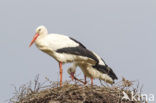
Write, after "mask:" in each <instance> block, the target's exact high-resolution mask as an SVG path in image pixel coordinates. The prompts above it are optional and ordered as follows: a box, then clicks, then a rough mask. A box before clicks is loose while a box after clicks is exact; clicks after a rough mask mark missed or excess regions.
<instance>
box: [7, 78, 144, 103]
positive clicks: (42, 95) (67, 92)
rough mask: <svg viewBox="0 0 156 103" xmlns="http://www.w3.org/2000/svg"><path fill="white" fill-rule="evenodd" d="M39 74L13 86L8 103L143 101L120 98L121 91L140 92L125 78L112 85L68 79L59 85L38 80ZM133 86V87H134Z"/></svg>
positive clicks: (133, 102)
mask: <svg viewBox="0 0 156 103" xmlns="http://www.w3.org/2000/svg"><path fill="white" fill-rule="evenodd" d="M38 79H39V76H37V77H36V79H35V80H34V82H30V83H28V84H27V85H23V86H21V87H20V88H19V89H18V90H17V89H16V88H15V95H14V97H13V98H11V99H10V103H144V102H140V101H128V100H122V99H121V98H122V97H123V91H124V92H125V93H127V94H128V95H129V97H131V95H130V93H131V91H133V92H134V93H140V92H141V89H139V88H140V87H139V84H137V85H136V84H135V85H136V86H135V85H134V82H132V81H128V80H126V79H125V78H123V80H122V81H121V82H118V83H116V84H114V85H113V86H104V85H102V86H96V85H95V86H90V85H86V86H84V85H82V84H80V83H78V82H75V83H74V84H71V83H70V81H66V82H64V83H63V86H62V87H59V83H58V82H52V81H50V80H49V79H47V78H46V82H48V83H49V84H50V85H46V86H45V83H46V82H45V83H42V84H41V83H40V82H39V80H38ZM134 86H135V87H134Z"/></svg>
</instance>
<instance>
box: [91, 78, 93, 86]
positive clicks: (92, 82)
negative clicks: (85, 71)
mask: <svg viewBox="0 0 156 103" xmlns="http://www.w3.org/2000/svg"><path fill="white" fill-rule="evenodd" d="M91 85H92V86H93V78H91Z"/></svg>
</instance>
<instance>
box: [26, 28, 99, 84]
mask: <svg viewBox="0 0 156 103" xmlns="http://www.w3.org/2000/svg"><path fill="white" fill-rule="evenodd" d="M34 42H35V44H36V46H37V48H39V49H40V50H41V51H43V52H45V53H47V54H48V55H50V56H52V57H53V58H54V59H55V60H56V61H58V63H59V67H60V86H61V85H62V64H63V63H67V62H73V61H75V62H77V63H79V62H87V63H88V64H92V65H95V66H96V65H97V64H98V62H99V61H98V59H97V58H96V56H95V55H94V54H93V53H92V52H91V51H90V50H88V49H87V48H86V47H85V46H84V45H83V44H81V43H80V42H78V41H77V40H75V39H73V38H71V37H68V36H65V35H61V34H48V30H47V28H46V27H45V26H39V27H38V28H37V29H36V34H35V36H34V37H33V39H32V41H31V43H30V45H29V47H31V45H32V44H33V43H34Z"/></svg>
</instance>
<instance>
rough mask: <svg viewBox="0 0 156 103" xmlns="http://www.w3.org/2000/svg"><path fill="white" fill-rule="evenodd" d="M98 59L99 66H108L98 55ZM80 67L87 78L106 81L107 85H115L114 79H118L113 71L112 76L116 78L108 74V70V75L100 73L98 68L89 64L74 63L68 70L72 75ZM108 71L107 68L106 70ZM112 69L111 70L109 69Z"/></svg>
mask: <svg viewBox="0 0 156 103" xmlns="http://www.w3.org/2000/svg"><path fill="white" fill-rule="evenodd" d="M94 54H95V55H96V57H97V58H98V60H99V65H103V66H106V64H105V63H104V61H103V60H102V59H101V58H100V57H99V56H98V55H97V54H96V53H94ZM77 66H79V67H80V69H81V70H82V72H83V74H84V75H85V76H86V77H89V78H93V79H95V78H97V79H100V80H104V81H105V82H107V83H110V84H113V83H114V78H115V79H117V77H116V75H115V74H114V73H113V71H112V70H111V72H112V74H111V75H113V76H114V77H113V78H112V77H111V76H110V75H109V73H107V70H105V71H106V73H103V72H101V71H99V70H98V69H97V68H95V67H93V65H91V64H87V63H78V62H74V63H73V65H72V66H71V67H70V68H69V69H68V70H67V72H68V73H69V74H70V75H71V73H73V74H74V73H75V72H76V67H77ZM105 69H107V68H105ZM109 69H111V68H109Z"/></svg>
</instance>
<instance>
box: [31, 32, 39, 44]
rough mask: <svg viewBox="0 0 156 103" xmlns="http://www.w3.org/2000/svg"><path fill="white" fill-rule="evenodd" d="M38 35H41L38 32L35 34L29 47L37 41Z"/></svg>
mask: <svg viewBox="0 0 156 103" xmlns="http://www.w3.org/2000/svg"><path fill="white" fill-rule="evenodd" d="M38 36H39V34H38V33H36V34H35V36H34V37H33V39H32V41H31V43H30V45H29V47H31V45H32V44H33V43H34V42H35V40H36V39H37V37H38Z"/></svg>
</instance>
